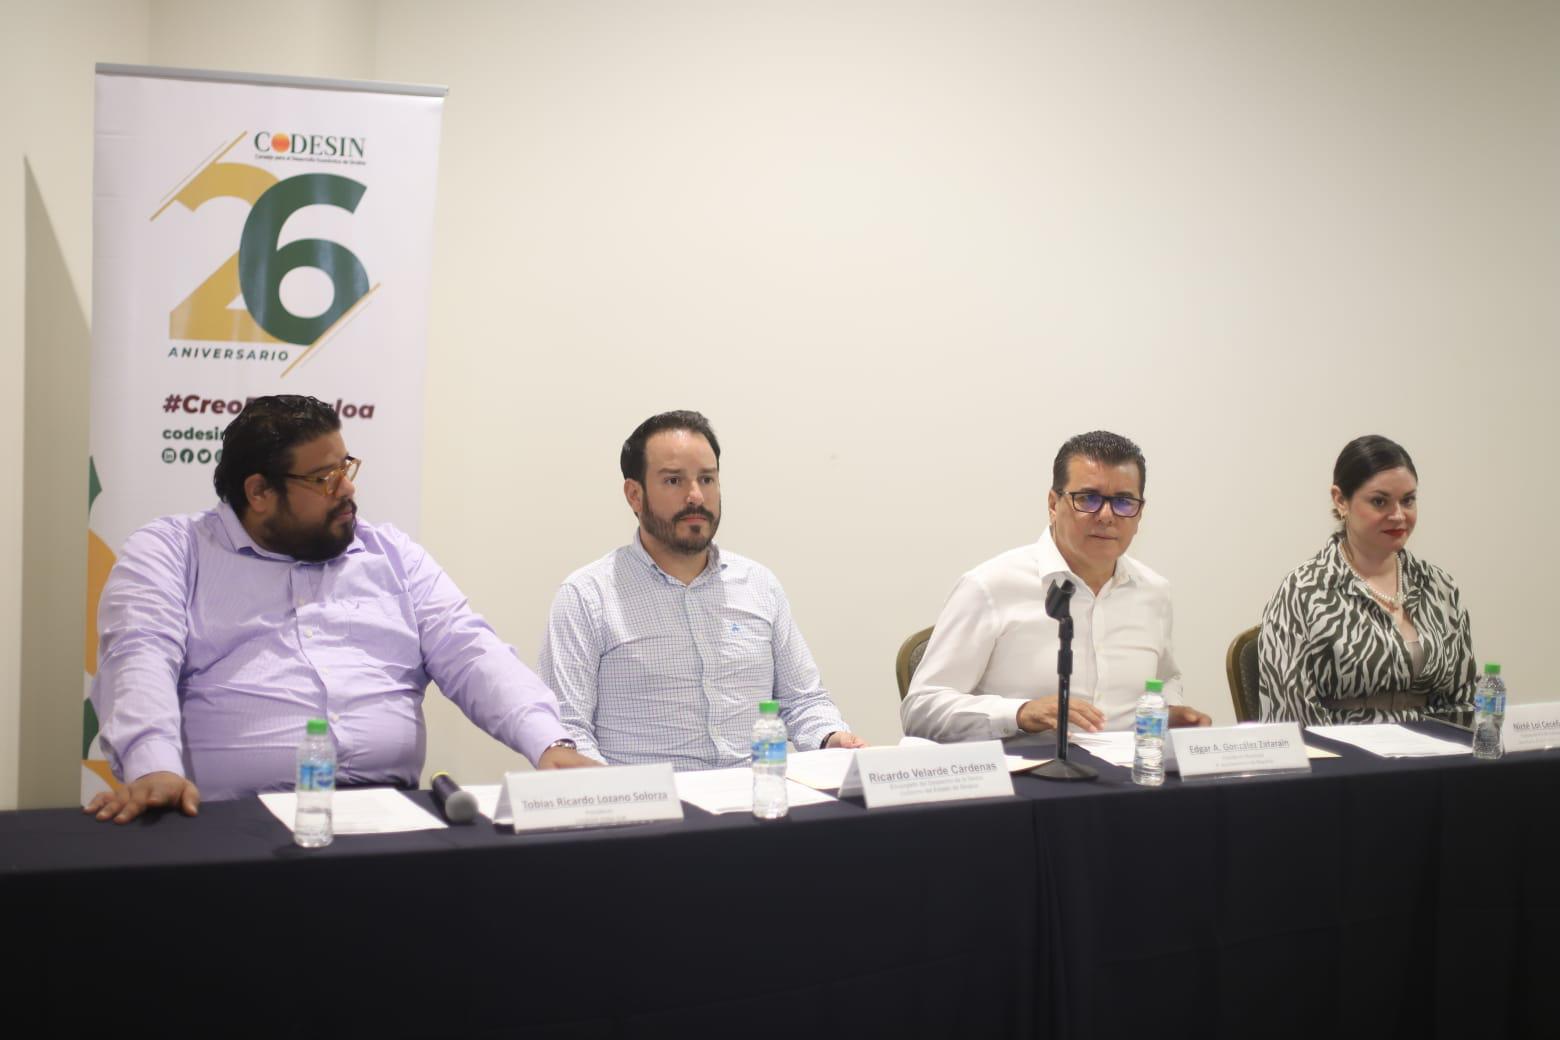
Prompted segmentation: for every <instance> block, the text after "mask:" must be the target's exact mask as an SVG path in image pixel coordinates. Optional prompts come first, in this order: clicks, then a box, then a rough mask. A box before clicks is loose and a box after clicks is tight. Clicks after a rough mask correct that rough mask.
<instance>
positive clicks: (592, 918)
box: [0, 723, 1560, 1037]
mask: <svg viewBox="0 0 1560 1040" xmlns="http://www.w3.org/2000/svg"><path fill="white" fill-rule="evenodd" d="M1425 725H1427V726H1433V725H1434V724H1431V723H1427V724H1425ZM1328 746H1329V747H1332V748H1333V749H1334V750H1337V751H1338V752H1339V753H1340V755H1341V757H1340V758H1338V759H1335V760H1323V761H1318V762H1316V763H1315V764H1314V772H1313V773H1312V775H1309V776H1299V777H1275V778H1269V779H1247V780H1234V781H1215V782H1202V783H1182V782H1180V781H1179V780H1178V779H1176V778H1174V777H1172V778H1171V779H1169V780H1168V781H1167V783H1166V785H1165V786H1164V787H1163V788H1160V789H1157V790H1149V789H1142V788H1136V787H1134V786H1133V785H1132V784H1131V783H1130V782H1129V780H1128V777H1127V775H1126V771H1125V770H1121V769H1117V768H1114V767H1111V766H1108V765H1104V764H1100V765H1099V769H1100V773H1101V777H1100V780H1099V781H1098V782H1097V783H1090V784H1049V783H1047V782H1045V781H1042V780H1038V779H1035V778H1031V777H1025V776H1020V777H1017V778H1016V779H1015V792H1016V794H1017V797H1014V798H1010V799H996V800H986V801H978V802H965V803H955V804H945V805H935V806H916V807H906V808H901V809H886V810H876V811H872V812H868V811H866V810H865V809H864V808H863V807H862V806H861V805H860V804H859V803H855V802H840V803H835V804H829V805H820V806H807V807H801V808H797V809H794V810H793V811H792V816H791V818H790V819H789V820H786V821H782V822H778V823H758V822H756V821H754V820H752V819H750V818H746V817H734V816H720V817H715V816H710V815H707V814H705V813H703V812H701V811H700V810H698V809H695V808H693V807H691V806H688V807H686V812H687V818H686V819H685V820H684V821H682V822H681V823H669V824H650V825H642V826H637V827H630V828H620V829H612V830H600V831H589V832H570V833H562V834H541V835H527V836H517V835H514V834H505V833H502V832H499V831H497V830H495V829H494V828H492V827H490V826H468V827H452V828H450V829H448V830H442V831H425V832H416V833H411V834H402V835H384V836H375V837H342V838H338V839H337V841H336V843H335V844H334V845H332V846H331V847H329V848H327V849H322V850H310V851H305V850H301V849H297V848H296V847H294V846H293V845H292V843H291V839H290V835H289V834H288V832H287V830H286V828H285V827H283V826H281V825H280V824H279V823H278V822H277V821H276V820H275V819H274V818H272V817H271V815H270V813H269V812H267V811H266V810H265V809H264V807H263V806H261V805H260V803H259V802H258V801H257V800H255V799H243V800H239V801H234V802H212V803H207V804H205V805H203V806H202V807H201V813H200V815H199V816H198V817H196V818H194V819H187V818H184V817H180V816H176V815H163V816H160V817H156V818H150V819H147V820H145V821H144V822H143V821H138V822H137V823H135V824H131V825H129V826H126V827H116V826H113V825H109V824H99V823H96V822H95V821H93V820H91V819H89V818H87V817H85V816H83V815H81V814H80V813H79V812H76V811H70V810H50V811H38V812H19V813H5V814H0V920H3V921H4V929H5V932H6V934H7V936H8V938H9V942H8V943H7V945H8V946H9V947H10V948H11V949H12V951H13V952H14V953H16V954H19V955H20V967H19V969H16V970H13V971H9V972H7V973H5V974H4V978H5V983H4V988H5V990H6V991H7V995H8V997H9V999H7V1001H6V1009H7V1010H6V1012H5V1014H6V1019H5V1021H7V1022H8V1023H14V1024H16V1025H19V1026H24V1027H27V1032H25V1033H21V1032H19V1033H17V1034H15V1035H33V1034H44V1035H51V1034H53V1035H58V1034H65V1033H70V1034H75V1033H80V1032H83V1031H89V1030H113V1031H115V1032H117V1031H119V1030H122V1029H137V1028H148V1029H152V1030H155V1031H156V1032H157V1033H158V1034H160V1035H185V1034H196V1033H206V1032H215V1031H221V1032H222V1033H224V1034H234V1033H238V1034H241V1035H278V1034H283V1033H293V1032H302V1031H304V1030H309V1031H315V1030H328V1031H331V1032H334V1033H338V1034H341V1035H351V1036H358V1035H374V1036H407V1035H410V1036H448V1035H468V1036H484V1035H491V1036H499V1035H502V1036H516V1035H523V1036H528V1037H529V1036H539V1037H554V1036H556V1037H637V1036H659V1035H670V1034H677V1035H691V1036H707V1035H725V1034H741V1035H747V1036H771V1035H772V1036H782V1035H785V1036H795V1035H822V1036H834V1035H839V1036H846V1035H849V1036H857V1037H859V1036H879V1035H900V1036H912V1037H919V1036H958V1037H987V1036H991V1037H999V1036H1014V1037H1019V1036H1058V1037H1115V1036H1128V1035H1136V1036H1146V1035H1153V1036H1164V1035H1196V1036H1205V1037H1218V1036H1231V1037H1235V1036H1286V1035H1308V1036H1317V1035H1328V1034H1331V1035H1339V1036H1354V1035H1374V1036H1395V1035H1414V1036H1436V1035H1452V1034H1459V1035H1477V1036H1481V1037H1483V1036H1504V1035H1511V1036H1554V1035H1557V1030H1556V1029H1555V1028H1554V1025H1553V1020H1554V1015H1553V1013H1552V1012H1551V1011H1550V1009H1549V1007H1548V1001H1547V999H1546V998H1547V996H1548V992H1549V990H1550V988H1551V987H1552V986H1554V985H1555V984H1556V982H1560V953H1557V951H1556V948H1555V944H1554V942H1553V937H1554V936H1555V935H1556V934H1557V931H1556V926H1557V925H1560V911H1557V910H1556V908H1555V900H1554V897H1553V889H1554V886H1555V883H1556V881H1557V880H1560V856H1557V855H1556V853H1560V828H1557V826H1556V824H1555V819H1556V814H1555V811H1554V806H1555V804H1556V795H1557V794H1560V752H1539V753H1530V754H1525V755H1521V756H1512V757H1509V758H1508V759H1506V760H1505V761H1502V762H1498V763H1478V762H1474V761H1472V760H1471V759H1462V758H1455V759H1454V758H1441V759H1417V760H1404V759H1398V760H1382V759H1377V758H1374V757H1372V756H1370V755H1368V754H1366V753H1364V752H1362V751H1358V750H1356V749H1353V748H1349V747H1346V746H1343V745H1336V746H1334V745H1328ZM1037 753H1039V754H1044V753H1045V752H1044V750H1043V749H1041V750H1039V751H1038V752H1037ZM1075 754H1076V752H1075ZM412 797H414V798H417V799H422V800H426V799H427V798H428V795H427V794H426V793H425V792H424V793H418V794H414V795H413V796H412ZM1470 1030H1471V1033H1470ZM7 1032H9V1030H7Z"/></svg>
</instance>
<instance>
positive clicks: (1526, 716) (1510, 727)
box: [1500, 701, 1560, 751]
mask: <svg viewBox="0 0 1560 1040" xmlns="http://www.w3.org/2000/svg"><path fill="white" fill-rule="evenodd" d="M1500 738H1501V744H1503V745H1504V746H1505V748H1506V750H1507V751H1542V750H1544V749H1545V748H1552V747H1560V701H1550V702H1549V703H1547V704H1509V705H1507V706H1506V724H1505V728H1504V729H1503V730H1502V731H1501V735H1500Z"/></svg>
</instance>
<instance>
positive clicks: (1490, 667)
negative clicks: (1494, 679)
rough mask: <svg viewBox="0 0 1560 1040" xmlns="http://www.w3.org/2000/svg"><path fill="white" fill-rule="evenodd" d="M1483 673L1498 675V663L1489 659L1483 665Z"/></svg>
mask: <svg viewBox="0 0 1560 1040" xmlns="http://www.w3.org/2000/svg"><path fill="white" fill-rule="evenodd" d="M1484 674H1485V675H1499V674H1500V665H1498V664H1496V663H1495V662H1494V661H1490V662H1489V663H1487V664H1486V665H1485V666H1484Z"/></svg>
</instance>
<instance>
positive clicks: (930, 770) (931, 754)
mask: <svg viewBox="0 0 1560 1040" xmlns="http://www.w3.org/2000/svg"><path fill="white" fill-rule="evenodd" d="M1012 793H1013V778H1012V776H1010V775H1009V774H1008V768H1007V759H1006V758H1005V757H1004V756H1003V753H1002V742H1001V741H1000V740H983V741H981V742H980V743H978V744H912V745H909V746H906V747H881V748H862V749H861V750H860V751H857V752H856V756H855V757H854V758H852V759H851V762H850V770H849V771H848V772H846V774H845V782H844V783H843V784H842V785H840V797H841V798H849V797H851V796H852V795H857V794H859V795H861V796H862V797H863V798H865V799H866V803H867V808H868V809H876V808H878V807H880V806H884V805H914V804H916V803H917V802H953V801H958V800H960V799H963V798H1000V797H1002V796H1004V795H1011V794H1012Z"/></svg>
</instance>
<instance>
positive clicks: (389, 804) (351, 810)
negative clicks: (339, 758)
mask: <svg viewBox="0 0 1560 1040" xmlns="http://www.w3.org/2000/svg"><path fill="white" fill-rule="evenodd" d="M260 802H261V804H262V805H264V806H265V807H266V808H267V809H269V810H271V815H273V816H275V817H276V818H277V819H278V820H281V821H282V823H283V824H285V825H286V827H287V829H288V830H292V827H293V820H294V818H295V817H296V816H297V814H298V796H297V795H296V794H294V793H293V792H291V791H276V792H272V793H270V794H263V795H261V796H260ZM330 808H331V822H332V825H333V827H334V829H335V832H336V836H337V837H340V836H342V835H344V834H400V833H402V832H403V831H436V830H440V829H442V828H444V827H448V826H449V824H447V823H445V822H444V821H443V820H441V819H439V818H438V817H437V816H434V815H433V814H432V813H430V812H428V810H426V809H424V808H423V807H422V806H420V805H417V804H415V803H414V802H412V801H411V799H409V798H407V797H406V796H405V795H403V794H402V793H401V792H400V791H397V790H395V789H394V788H391V787H365V788H356V789H348V790H341V791H337V792H336V793H335V794H334V795H332V796H331V802H330Z"/></svg>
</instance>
